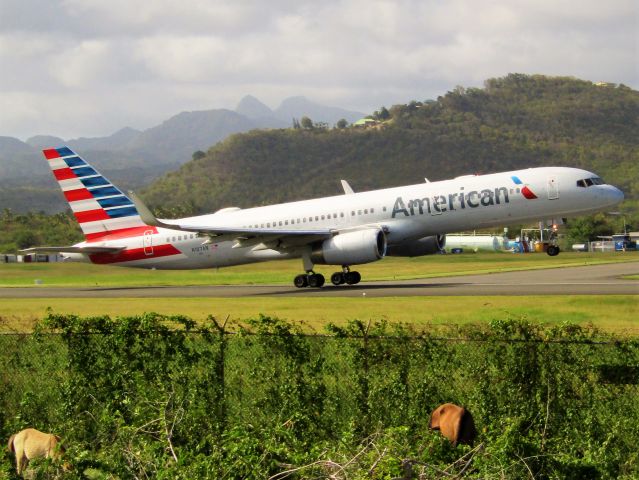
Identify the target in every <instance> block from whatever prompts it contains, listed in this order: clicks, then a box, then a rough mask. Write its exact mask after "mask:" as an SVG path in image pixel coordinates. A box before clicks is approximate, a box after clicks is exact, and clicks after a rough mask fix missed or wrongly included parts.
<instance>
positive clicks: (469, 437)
mask: <svg viewBox="0 0 639 480" xmlns="http://www.w3.org/2000/svg"><path fill="white" fill-rule="evenodd" d="M429 427H430V428H432V429H433V430H439V431H440V432H441V433H442V435H443V436H444V437H446V438H447V439H448V440H450V441H451V443H452V444H453V446H457V444H458V443H465V444H466V445H472V444H473V442H474V441H475V437H476V436H477V430H475V422H474V421H473V416H472V415H471V414H470V412H469V411H467V410H466V409H465V408H464V407H460V406H458V405H455V404H454V403H444V404H443V405H440V406H439V407H437V408H436V409H435V410H433V413H431V414H430V424H429Z"/></svg>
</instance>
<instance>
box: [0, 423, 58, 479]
mask: <svg viewBox="0 0 639 480" xmlns="http://www.w3.org/2000/svg"><path fill="white" fill-rule="evenodd" d="M59 443H60V437H58V436H57V435H53V434H51V433H42V432H40V431H38V430H36V429H35V428H26V429H24V430H22V431H21V432H18V433H16V434H15V435H11V438H10V439H9V451H10V452H14V453H15V454H16V470H17V471H18V475H20V474H21V473H22V470H24V469H25V468H27V465H28V463H29V460H31V459H32V458H53V459H58V458H59V457H60V455H62V454H63V453H64V447H62V446H61V445H59Z"/></svg>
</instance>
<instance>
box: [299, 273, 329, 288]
mask: <svg viewBox="0 0 639 480" xmlns="http://www.w3.org/2000/svg"><path fill="white" fill-rule="evenodd" d="M324 282H325V279H324V275H322V274H321V273H314V272H313V271H312V270H311V271H310V272H308V273H306V274H302V275H298V276H297V277H295V280H293V283H294V284H295V286H296V287H297V288H304V287H313V288H319V287H321V286H323V285H324Z"/></svg>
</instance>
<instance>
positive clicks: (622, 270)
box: [0, 261, 639, 299]
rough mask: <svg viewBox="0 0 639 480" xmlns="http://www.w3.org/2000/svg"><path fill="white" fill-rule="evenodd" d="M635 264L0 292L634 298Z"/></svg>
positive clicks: (638, 290) (638, 286) (2, 294)
mask: <svg viewBox="0 0 639 480" xmlns="http://www.w3.org/2000/svg"><path fill="white" fill-rule="evenodd" d="M637 274H639V262H638V261H633V262H627V263H618V264H608V265H596V266H583V267H567V268H552V269H543V270H528V271H521V272H507V273H493V274H487V275H466V276H459V277H439V278H430V279H420V280H397V281H384V282H366V280H365V279H364V280H363V281H362V283H360V284H358V285H344V286H339V287H335V286H333V285H331V284H328V285H326V286H324V287H323V288H320V289H312V288H302V289H298V288H295V287H294V286H293V285H290V286H287V285H231V286H227V285H212V286H177V287H87V288H81V287H75V288H74V287H46V286H38V287H29V288H0V299H2V298H25V299H28V298H157V297H179V298H189V297H228V298H233V297H259V296H272V297H356V296H362V295H366V296H371V297H400V296H468V295H509V296H514V295H639V280H625V279H623V278H621V276H623V275H637Z"/></svg>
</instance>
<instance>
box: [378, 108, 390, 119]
mask: <svg viewBox="0 0 639 480" xmlns="http://www.w3.org/2000/svg"><path fill="white" fill-rule="evenodd" d="M377 118H379V119H380V120H388V119H389V118H390V112H389V111H388V109H387V108H386V107H382V108H380V109H379V113H378V114H377Z"/></svg>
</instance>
